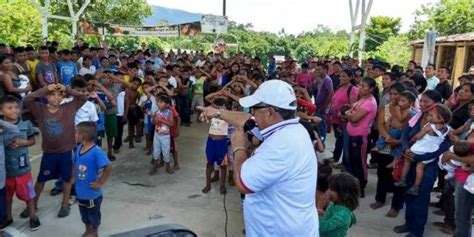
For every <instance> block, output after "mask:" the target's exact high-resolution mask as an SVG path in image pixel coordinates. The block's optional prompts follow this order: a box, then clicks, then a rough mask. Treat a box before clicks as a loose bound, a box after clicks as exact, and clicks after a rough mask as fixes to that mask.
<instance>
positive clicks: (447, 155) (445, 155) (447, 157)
mask: <svg viewBox="0 0 474 237" xmlns="http://www.w3.org/2000/svg"><path fill="white" fill-rule="evenodd" d="M453 156H454V153H452V152H449V151H447V152H445V153H443V157H442V158H441V163H442V164H446V162H448V161H449V160H451V159H452V157H453Z"/></svg>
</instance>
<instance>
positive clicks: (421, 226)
mask: <svg viewBox="0 0 474 237" xmlns="http://www.w3.org/2000/svg"><path fill="white" fill-rule="evenodd" d="M437 173H438V165H437V164H436V162H431V163H429V164H427V165H426V167H425V173H424V174H423V180H422V181H421V185H420V188H419V191H418V195H417V196H414V195H409V194H407V193H406V192H407V191H408V189H409V188H410V187H411V186H412V185H413V184H414V183H415V175H416V165H415V164H413V165H412V166H411V167H410V171H409V172H408V175H407V177H406V178H407V180H406V181H407V187H406V188H405V190H404V194H405V205H406V210H405V223H406V226H407V228H408V231H409V232H410V233H411V234H413V235H415V236H416V237H422V236H423V232H424V230H425V224H426V221H427V220H428V209H429V205H430V197H431V189H432V188H433V186H434V183H435V180H436V176H437Z"/></svg>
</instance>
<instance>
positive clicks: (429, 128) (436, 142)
mask: <svg viewBox="0 0 474 237" xmlns="http://www.w3.org/2000/svg"><path fill="white" fill-rule="evenodd" d="M451 118H452V113H451V111H449V109H448V108H447V107H446V106H444V105H436V106H435V107H434V108H433V109H432V110H431V111H430V112H429V114H428V123H427V124H426V125H425V126H424V127H423V129H422V130H421V131H420V132H419V133H417V134H416V135H415V136H414V137H413V138H412V141H411V142H415V144H413V145H412V146H411V147H410V150H409V151H411V152H412V153H414V154H415V155H423V154H426V153H430V152H434V151H436V150H437V149H438V148H439V146H440V145H441V143H443V141H444V139H446V136H447V135H448V133H449V131H450V128H449V126H448V124H449V122H450V121H451ZM432 161H433V160H429V161H423V162H418V163H416V178H415V184H414V185H413V186H412V187H411V188H410V189H409V190H408V191H407V193H408V194H411V195H418V189H419V187H420V184H421V181H422V178H423V173H424V170H425V164H428V163H430V162H432ZM412 163H413V162H412V161H411V160H410V159H405V163H404V164H403V170H402V175H401V177H400V180H399V181H398V182H396V183H395V186H397V187H405V186H406V185H407V184H406V176H407V174H408V172H409V171H410V166H411V164H412Z"/></svg>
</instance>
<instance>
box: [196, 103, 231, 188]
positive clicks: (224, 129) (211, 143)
mask: <svg viewBox="0 0 474 237" xmlns="http://www.w3.org/2000/svg"><path fill="white" fill-rule="evenodd" d="M226 103H227V101H226V100H225V99H223V98H216V99H214V100H213V101H212V107H214V108H216V109H226ZM228 130H229V124H228V123H227V122H225V121H224V120H222V119H219V118H213V119H212V120H211V127H210V128H209V137H208V138H207V144H206V156H207V166H206V186H205V187H204V189H202V192H203V193H208V192H209V191H210V190H211V174H212V172H213V171H214V164H217V165H218V166H220V167H221V174H222V176H221V180H220V182H221V186H220V189H219V191H220V193H221V194H226V193H227V190H226V188H225V181H226V175H227V161H226V160H225V156H226V153H227V145H228V142H229V140H228V139H227V135H228V132H229V131H228Z"/></svg>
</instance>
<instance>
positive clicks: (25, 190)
mask: <svg viewBox="0 0 474 237" xmlns="http://www.w3.org/2000/svg"><path fill="white" fill-rule="evenodd" d="M1 111H2V115H3V117H4V119H5V121H6V122H8V123H11V124H14V125H16V126H18V129H19V130H20V136H19V137H17V139H15V141H14V142H13V143H12V144H11V145H10V146H9V147H7V148H6V149H5V163H6V171H7V182H6V186H7V200H8V206H7V221H8V222H10V223H11V222H13V219H12V204H13V195H14V194H15V193H16V195H17V197H18V199H20V200H22V201H24V202H26V204H27V206H28V211H29V213H30V230H31V231H35V230H38V229H39V228H40V226H41V223H40V221H39V219H38V217H37V216H36V210H35V206H34V197H35V191H34V189H33V178H32V177H31V165H30V160H29V158H28V147H29V146H33V145H34V144H35V137H34V133H35V132H34V130H33V125H32V124H31V122H30V121H23V120H21V119H20V100H18V99H17V98H16V97H13V96H5V97H4V98H3V101H2V104H1Z"/></svg>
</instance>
